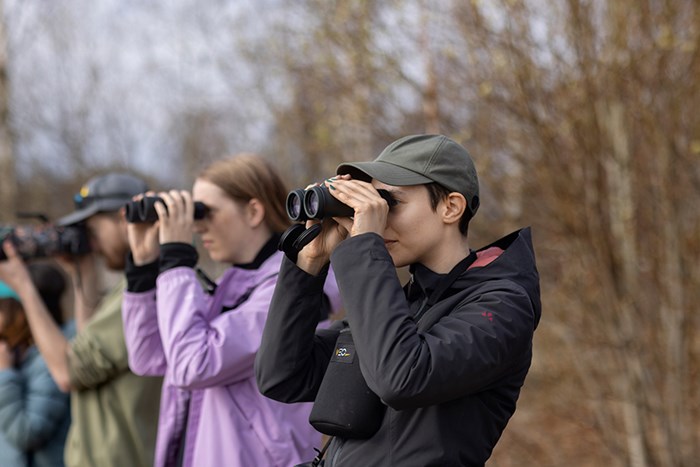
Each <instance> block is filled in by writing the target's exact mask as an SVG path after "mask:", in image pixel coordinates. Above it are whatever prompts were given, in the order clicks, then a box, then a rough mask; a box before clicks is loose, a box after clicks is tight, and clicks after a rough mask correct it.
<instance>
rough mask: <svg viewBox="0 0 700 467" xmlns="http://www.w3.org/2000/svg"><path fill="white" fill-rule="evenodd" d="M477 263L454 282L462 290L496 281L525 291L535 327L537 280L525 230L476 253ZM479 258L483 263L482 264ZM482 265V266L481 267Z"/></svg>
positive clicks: (538, 304) (528, 232) (529, 237)
mask: <svg viewBox="0 0 700 467" xmlns="http://www.w3.org/2000/svg"><path fill="white" fill-rule="evenodd" d="M476 253H477V258H478V259H477V261H476V262H475V263H474V264H473V265H472V266H471V267H470V268H469V269H468V270H467V272H466V273H465V274H464V275H463V276H462V278H460V280H459V281H457V284H455V285H456V286H459V285H462V286H464V285H465V284H464V282H463V281H466V282H468V283H469V284H471V285H473V284H474V283H482V282H488V281H496V280H507V281H510V282H513V283H515V284H518V285H520V286H521V287H523V288H524V289H525V291H526V292H527V294H528V296H529V297H530V301H531V302H532V307H533V310H534V312H535V327H537V324H538V323H539V321H540V316H541V314H542V303H541V301H540V276H539V273H538V272H537V265H536V263H535V250H534V248H533V246H532V232H531V230H530V228H529V227H526V228H524V229H521V230H516V231H515V232H513V233H510V234H508V235H506V236H505V237H503V238H501V239H499V240H496V241H495V242H493V243H491V244H490V245H487V246H485V247H483V248H480V249H478V250H477V251H476ZM482 258H484V259H485V261H482ZM481 264H483V266H482V265H481Z"/></svg>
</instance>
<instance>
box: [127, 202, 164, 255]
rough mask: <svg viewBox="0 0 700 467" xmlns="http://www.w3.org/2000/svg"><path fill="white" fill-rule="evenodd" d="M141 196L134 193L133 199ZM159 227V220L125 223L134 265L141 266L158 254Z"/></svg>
mask: <svg viewBox="0 0 700 467" xmlns="http://www.w3.org/2000/svg"><path fill="white" fill-rule="evenodd" d="M145 196H156V194H155V193H154V192H148V193H146V194H145ZM143 197H144V195H136V196H134V198H133V199H134V201H138V200H139V199H141V198H143ZM156 204H160V203H156ZM159 227H160V221H156V222H153V223H141V222H129V223H128V224H127V227H126V230H127V234H128V236H129V248H130V249H131V255H132V257H133V258H134V264H135V265H136V266H143V265H144V264H149V263H152V262H153V261H155V260H157V259H158V256H159V255H160V243H159V241H158V238H159V235H160V234H159Z"/></svg>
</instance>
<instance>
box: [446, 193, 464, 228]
mask: <svg viewBox="0 0 700 467" xmlns="http://www.w3.org/2000/svg"><path fill="white" fill-rule="evenodd" d="M466 209H467V200H466V198H464V195H462V194H461V193H456V192H452V193H450V194H449V195H447V196H446V197H445V198H444V199H443V201H442V203H441V208H440V214H441V216H442V220H443V222H445V223H446V224H454V223H456V222H459V220H460V219H461V218H462V215H463V214H464V211H465V210H466Z"/></svg>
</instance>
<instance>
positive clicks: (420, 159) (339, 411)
mask: <svg viewBox="0 0 700 467" xmlns="http://www.w3.org/2000/svg"><path fill="white" fill-rule="evenodd" d="M337 173H338V176H336V177H334V178H332V179H329V180H326V181H325V182H324V186H325V187H327V188H328V190H329V193H330V194H331V195H332V196H333V197H335V198H336V199H338V200H339V201H341V202H342V203H344V204H346V205H348V206H350V207H351V208H353V210H354V216H352V217H343V218H337V217H336V218H332V219H324V220H323V221H322V223H321V225H322V230H321V233H320V235H319V236H318V237H317V238H316V239H315V240H313V241H312V242H311V243H310V244H308V245H307V246H306V247H304V248H303V249H301V251H299V252H298V256H297V255H295V254H290V255H289V256H288V257H286V258H285V260H284V261H283V263H282V267H281V271H280V276H279V278H278V281H277V288H276V290H275V293H274V296H273V299H272V302H271V305H270V312H269V315H268V320H267V322H266V325H265V330H264V333H263V341H262V345H261V348H260V351H259V352H258V355H257V359H256V377H257V382H258V387H259V388H260V390H261V392H262V393H263V394H265V395H266V396H268V397H271V398H273V399H276V400H280V401H284V402H297V401H315V404H314V409H313V410H312V416H311V419H312V420H311V421H312V422H313V423H314V426H315V427H317V429H319V430H321V431H323V432H325V433H327V434H329V435H333V436H332V437H331V441H330V445H329V446H328V445H327V446H326V447H327V451H325V460H324V461H323V462H325V466H326V467H329V466H333V467H336V466H357V465H362V466H367V467H371V466H402V467H404V466H483V465H484V464H485V462H486V461H487V459H488V458H489V457H490V455H491V452H492V450H493V448H494V446H495V445H496V443H497V441H498V439H499V438H500V436H501V434H502V432H503V430H504V429H505V427H506V424H507V423H508V420H509V419H510V417H511V416H512V415H513V413H514V412H515V407H516V401H517V399H518V396H519V394H520V389H521V387H522V385H523V383H524V380H525V376H526V375H527V373H528V370H529V367H530V363H531V360H532V339H533V333H534V330H535V328H536V327H537V324H538V322H539V319H540V313H541V304H540V290H539V275H538V272H537V268H536V265H535V254H534V249H533V246H532V241H531V233H530V229H529V228H525V229H522V230H518V231H516V232H513V233H511V234H509V235H507V236H505V237H503V238H501V239H500V240H498V241H496V242H494V243H492V244H491V245H489V246H487V247H484V248H481V249H478V250H476V251H475V250H472V249H470V247H469V243H468V240H467V232H468V225H469V221H470V220H471V218H472V217H473V215H474V214H475V213H476V211H477V209H478V207H479V183H478V179H477V174H476V169H475V166H474V163H473V161H472V159H471V157H470V155H469V154H468V152H467V150H466V149H465V148H464V147H462V146H461V145H460V144H458V143H456V142H455V141H453V140H451V139H449V138H447V137H445V136H442V135H413V136H407V137H404V138H401V139H399V140H397V141H395V142H393V143H392V144H390V145H389V146H387V147H386V148H385V149H384V151H382V153H381V154H380V155H379V156H378V157H377V158H376V159H375V160H374V161H372V162H358V163H344V164H341V165H340V166H339V167H338V169H337ZM378 190H386V192H388V193H389V195H390V196H389V198H388V199H389V201H387V197H386V196H380V194H379V192H378ZM317 222H318V221H308V222H307V227H309V228H310V227H312V225H313V224H314V223H317ZM294 256H297V258H293V259H296V261H293V260H292V259H290V257H294ZM329 263H330V264H332V266H333V271H334V272H335V276H336V280H337V283H338V287H339V290H340V294H341V299H342V303H343V307H344V308H345V310H346V317H345V319H344V320H343V321H342V322H340V323H336V324H334V325H333V326H331V327H330V328H329V329H321V330H316V328H315V322H316V317H317V316H318V311H317V310H318V307H320V306H321V303H322V300H321V297H322V285H323V281H324V278H325V274H326V272H327V270H328V265H329ZM403 266H410V272H411V279H410V281H409V282H408V283H407V284H406V285H405V286H404V287H402V286H401V283H400V281H399V277H398V276H397V272H396V268H397V267H403ZM350 331H351V338H348V336H346V334H348V333H349V332H350ZM352 365H357V366H358V367H359V372H358V373H360V374H361V377H362V379H363V380H364V381H363V384H364V385H365V387H366V388H368V391H364V392H363V391H361V390H360V393H362V394H361V396H362V397H360V396H358V395H357V394H355V393H353V391H352V389H351V387H352V386H357V384H355V383H354V382H351V380H350V378H349V376H343V375H348V373H347V372H346V369H347V368H351V367H352ZM358 387H359V386H358ZM367 392H369V393H373V395H376V396H374V397H376V398H377V401H378V404H375V405H374V406H372V405H371V404H366V405H365V406H363V407H353V404H354V403H355V402H356V401H365V400H366V397H365V396H366V395H367V394H366V393H367ZM358 394H359V393H358ZM348 407H350V408H349V409H348V410H346V409H347V408H348ZM367 407H372V408H371V409H368V408H367ZM314 412H317V413H314ZM346 412H347V414H349V417H350V418H351V419H352V420H351V421H348V422H347V423H346V421H345V420H344V419H343V417H344V416H346V415H347V414H346ZM358 412H359V413H360V416H359V417H358V416H357V415H358ZM336 416H339V417H340V419H338V418H334V417H336ZM353 416H355V418H354V419H353ZM371 419H376V426H371V425H372V424H371V423H365V422H366V421H368V420H371ZM358 420H359V421H360V423H359V424H358V425H357V426H356V427H355V426H353V424H354V423H355V422H356V421H358ZM360 425H366V426H360ZM319 457H320V456H319Z"/></svg>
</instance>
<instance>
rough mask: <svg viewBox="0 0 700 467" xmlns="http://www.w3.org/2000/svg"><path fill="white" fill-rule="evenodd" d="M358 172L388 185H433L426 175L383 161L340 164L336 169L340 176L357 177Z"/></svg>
mask: <svg viewBox="0 0 700 467" xmlns="http://www.w3.org/2000/svg"><path fill="white" fill-rule="evenodd" d="M357 170H359V171H360V172H362V173H364V174H366V175H368V176H369V177H371V178H373V179H375V180H378V181H380V182H382V183H386V184H387V185H394V186H410V185H423V184H425V183H431V182H432V181H433V180H431V179H429V178H428V177H426V176H425V175H421V174H419V173H416V172H414V171H412V170H408V169H405V168H403V167H399V166H398V165H394V164H390V163H388V162H383V161H371V162H352V163H345V164H340V165H339V166H338V168H337V169H336V172H337V174H338V175H344V174H350V175H353V176H355V175H354V173H355V172H356V171H357Z"/></svg>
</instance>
